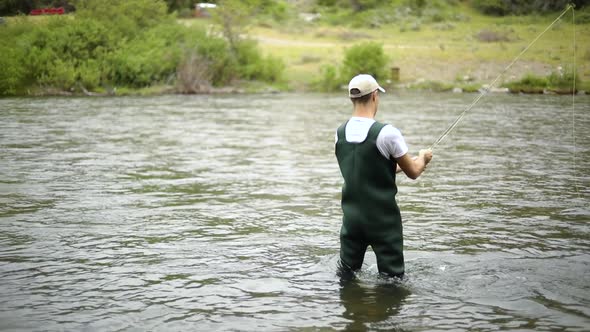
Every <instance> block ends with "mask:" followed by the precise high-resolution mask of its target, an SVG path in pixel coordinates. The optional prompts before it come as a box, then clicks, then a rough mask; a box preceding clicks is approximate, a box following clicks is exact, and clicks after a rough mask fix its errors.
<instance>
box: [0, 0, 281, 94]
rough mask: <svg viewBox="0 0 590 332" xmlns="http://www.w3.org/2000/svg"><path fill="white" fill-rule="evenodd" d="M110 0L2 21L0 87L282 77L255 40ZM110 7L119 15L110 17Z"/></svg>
mask: <svg viewBox="0 0 590 332" xmlns="http://www.w3.org/2000/svg"><path fill="white" fill-rule="evenodd" d="M116 2H117V1H114V0H108V1H105V2H100V3H102V5H104V6H106V7H108V6H111V7H109V8H108V9H105V8H98V7H100V6H98V3H99V2H98V1H97V0H87V1H86V2H84V4H83V5H80V8H81V9H80V11H79V12H78V14H77V15H76V16H52V17H45V18H43V19H42V20H37V19H29V18H26V17H22V18H15V19H11V20H10V22H9V23H7V24H4V25H1V26H0V52H2V54H3V56H2V57H0V66H2V68H3V70H2V71H1V72H0V95H5V94H18V93H22V91H25V90H26V89H29V88H33V89H35V88H37V87H41V88H43V89H48V90H53V91H55V90H57V91H59V90H65V91H72V90H82V91H86V90H94V89H99V88H101V87H104V86H118V87H131V88H144V87H149V86H152V85H154V84H167V85H172V84H173V83H174V82H175V80H176V79H177V77H179V76H180V77H181V79H182V80H183V84H184V85H186V86H191V84H193V83H194V82H195V80H197V76H199V78H198V79H199V80H201V81H202V80H203V79H204V80H206V82H205V83H203V84H202V85H203V86H207V85H213V86H220V85H225V84H229V83H231V82H232V81H234V80H239V79H245V80H261V81H266V82H276V81H277V80H279V79H280V78H281V73H282V71H283V69H284V65H283V63H282V62H281V61H280V60H279V59H276V58H273V57H270V56H263V55H262V53H261V52H260V50H259V49H258V46H257V45H256V44H255V43H254V42H245V41H244V42H242V41H240V42H239V43H236V45H235V47H234V48H232V47H230V44H229V43H228V41H226V40H225V39H223V38H221V37H219V36H215V35H208V34H207V33H206V32H205V31H204V30H202V29H198V28H190V27H186V26H184V25H181V24H178V23H176V22H175V21H174V20H171V19H170V16H168V14H167V13H166V7H165V5H163V4H164V3H163V2H161V1H153V0H129V1H125V2H118V4H116ZM130 4H133V5H135V7H133V6H131V5H130ZM132 8H133V10H131V9H132ZM130 11H131V12H132V13H131V12H130ZM91 12H94V13H95V14H94V15H91ZM110 12H118V14H117V15H121V16H117V18H116V20H112V21H111V20H109V19H108V16H109V14H108V13H110ZM4 55H7V56H4ZM203 68H206V70H205V71H204V72H203ZM199 70H200V71H201V73H200V74H199V75H197V74H196V73H198V72H199ZM187 73H192V74H190V75H186V74H187ZM189 90H190V89H188V90H186V89H185V92H188V91H189ZM193 90H194V89H193ZM194 92H195V91H194Z"/></svg>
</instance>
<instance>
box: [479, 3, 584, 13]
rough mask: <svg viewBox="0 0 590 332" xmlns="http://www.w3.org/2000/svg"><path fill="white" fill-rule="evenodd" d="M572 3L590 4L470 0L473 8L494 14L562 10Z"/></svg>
mask: <svg viewBox="0 0 590 332" xmlns="http://www.w3.org/2000/svg"><path fill="white" fill-rule="evenodd" d="M570 3H573V4H575V5H576V7H577V8H581V7H583V6H586V5H588V4H590V1H589V0H577V1H571V0H472V4H473V6H474V7H475V8H477V9H478V10H480V11H481V12H482V13H484V14H487V15H494V16H504V15H523V14H530V13H547V12H555V11H560V10H564V9H565V8H566V7H567V5H568V4H570Z"/></svg>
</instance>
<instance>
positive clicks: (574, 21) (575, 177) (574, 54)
mask: <svg viewBox="0 0 590 332" xmlns="http://www.w3.org/2000/svg"><path fill="white" fill-rule="evenodd" d="M570 6H572V5H570ZM572 8H573V6H572ZM572 29H573V34H574V37H573V39H574V40H573V43H574V51H573V52H572V53H573V59H572V62H573V66H574V67H573V68H572V70H573V74H574V83H573V89H572V141H573V145H574V156H573V159H574V160H573V165H572V172H573V177H574V191H575V192H576V193H578V195H579V194H580V192H579V191H578V178H577V176H576V11H575V10H573V9H572Z"/></svg>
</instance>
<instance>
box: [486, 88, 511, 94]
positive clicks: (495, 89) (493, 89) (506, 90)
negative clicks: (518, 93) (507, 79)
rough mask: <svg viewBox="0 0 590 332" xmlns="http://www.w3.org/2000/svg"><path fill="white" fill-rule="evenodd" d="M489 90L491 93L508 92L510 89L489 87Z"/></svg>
mask: <svg viewBox="0 0 590 332" xmlns="http://www.w3.org/2000/svg"><path fill="white" fill-rule="evenodd" d="M490 92H492V93H509V92H510V89H508V88H491V89H490Z"/></svg>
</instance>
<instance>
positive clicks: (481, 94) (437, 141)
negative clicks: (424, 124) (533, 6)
mask: <svg viewBox="0 0 590 332" xmlns="http://www.w3.org/2000/svg"><path fill="white" fill-rule="evenodd" d="M573 8H574V6H573V5H572V4H569V5H568V6H567V8H565V10H564V11H563V13H561V15H559V16H558V17H557V18H556V19H555V21H553V22H552V23H551V24H549V25H548V26H547V28H545V30H543V32H541V33H540V34H539V35H538V36H537V37H536V38H535V39H533V41H532V42H531V43H530V44H529V45H528V46H527V47H525V48H524V49H523V50H522V52H520V54H519V55H517V56H516V58H514V60H512V62H511V63H510V64H509V65H508V66H506V68H504V70H502V72H501V73H500V75H498V76H497V77H496V78H495V79H494V80H493V81H492V83H490V84H489V85H488V87H487V88H484V89H481V91H480V94H479V95H478V96H477V97H475V99H474V100H473V101H472V102H471V104H469V106H467V107H466V108H465V109H464V110H463V112H461V114H459V117H457V119H456V120H455V121H454V122H453V123H452V124H451V125H450V126H449V127H448V128H447V129H446V130H445V131H444V132H443V133H442V134H441V135H440V137H439V138H438V139H437V140H436V141H435V142H434V143H433V144H432V145H431V146H430V149H431V150H433V149H434V148H435V147H436V146H437V145H438V144H439V143H440V142H442V140H444V139H445V138H446V137H447V135H449V133H450V132H451V131H453V129H455V127H456V126H457V124H459V122H460V121H461V120H462V119H463V117H465V114H467V112H469V111H470V110H471V109H472V108H473V107H474V106H475V104H477V103H478V102H479V100H480V99H481V98H483V96H485V95H487V94H488V92H489V91H490V90H491V89H492V87H493V86H494V84H496V82H498V80H499V79H500V78H501V77H502V76H503V75H504V74H505V73H506V72H507V71H508V70H509V69H510V68H511V67H512V66H513V65H514V64H515V63H516V61H518V60H519V59H520V57H521V56H522V55H523V54H525V53H526V52H527V51H528V50H529V48H531V46H533V44H534V43H536V42H537V40H539V38H541V36H543V35H544V34H545V33H546V32H547V31H549V29H551V27H553V26H554V25H555V23H557V22H558V21H559V20H560V19H561V18H562V17H563V15H565V13H567V11H568V10H570V9H573Z"/></svg>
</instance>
